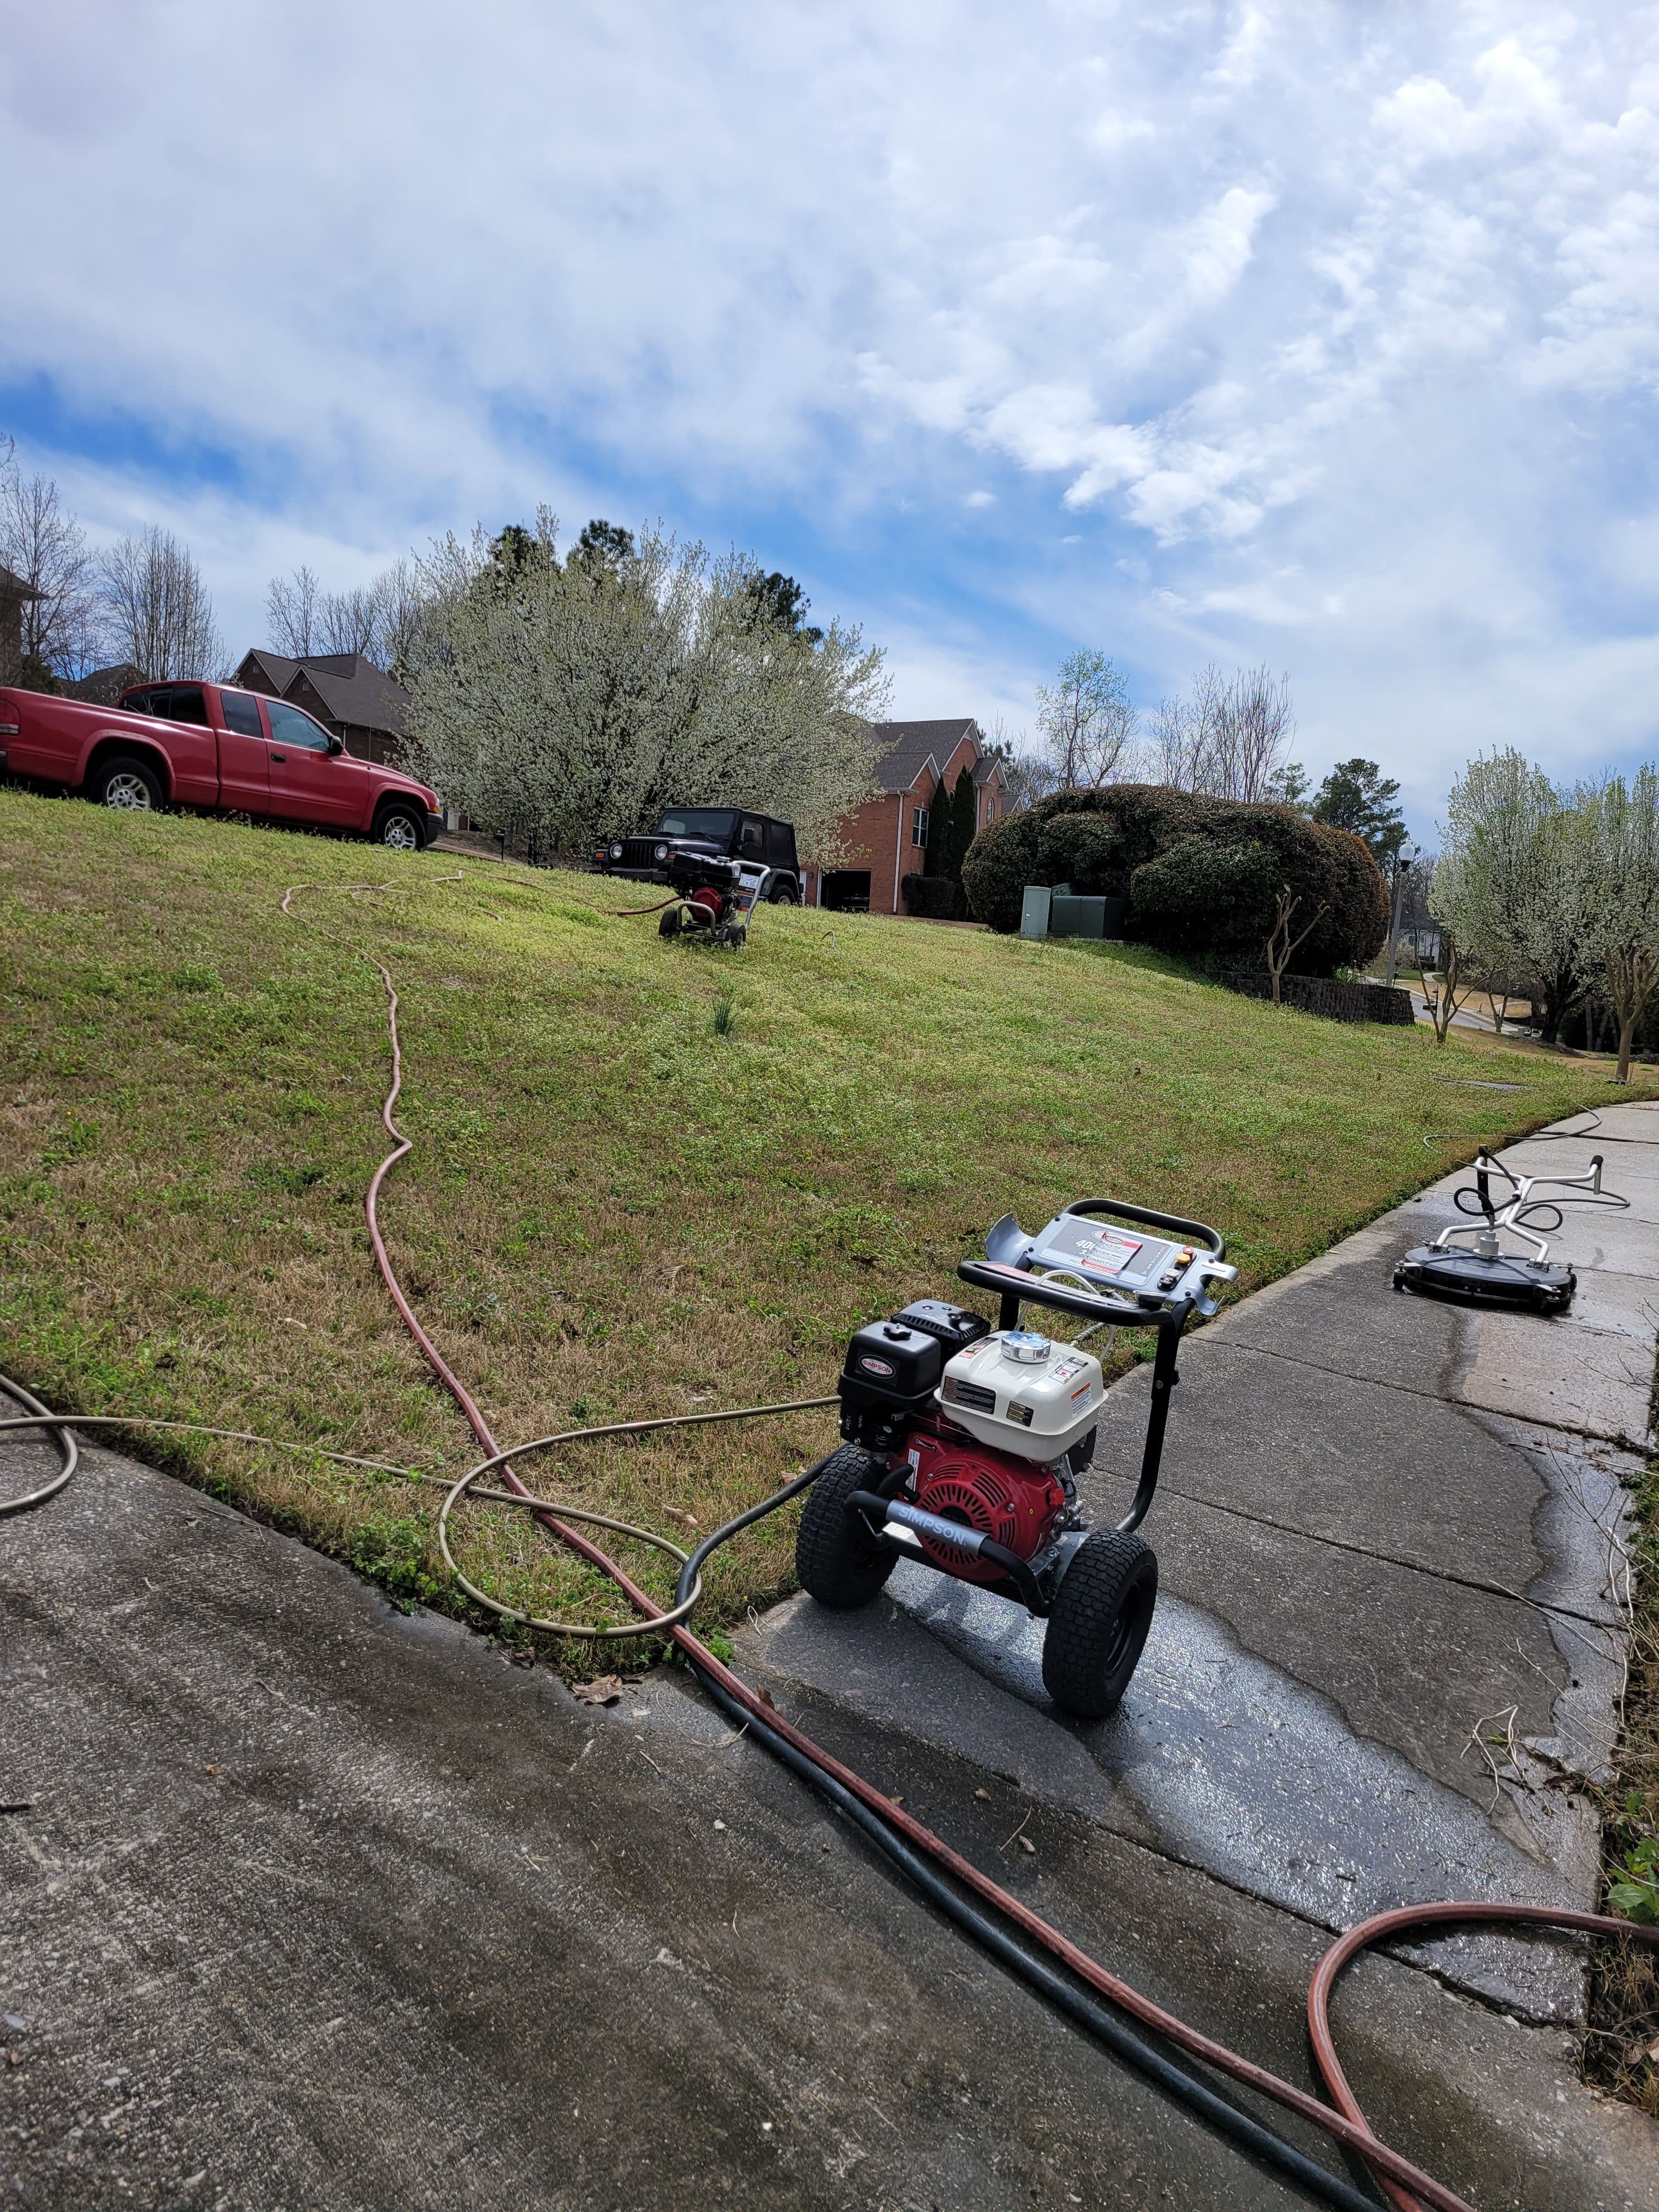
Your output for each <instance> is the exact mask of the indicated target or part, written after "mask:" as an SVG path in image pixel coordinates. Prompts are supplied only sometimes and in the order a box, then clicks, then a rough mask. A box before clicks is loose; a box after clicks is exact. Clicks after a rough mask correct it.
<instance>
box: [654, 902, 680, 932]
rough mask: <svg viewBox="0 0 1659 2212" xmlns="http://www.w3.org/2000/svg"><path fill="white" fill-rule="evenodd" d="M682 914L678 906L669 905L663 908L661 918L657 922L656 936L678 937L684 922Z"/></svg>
mask: <svg viewBox="0 0 1659 2212" xmlns="http://www.w3.org/2000/svg"><path fill="white" fill-rule="evenodd" d="M684 920H685V917H684V914H683V913H682V912H681V910H680V908H678V907H677V906H671V907H667V908H665V909H664V911H663V917H662V920H661V921H659V923H658V924H657V934H658V936H659V937H678V935H679V933H680V930H681V928H682V927H683V926H684Z"/></svg>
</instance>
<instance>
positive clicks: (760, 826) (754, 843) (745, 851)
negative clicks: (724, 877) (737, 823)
mask: <svg viewBox="0 0 1659 2212" xmlns="http://www.w3.org/2000/svg"><path fill="white" fill-rule="evenodd" d="M738 854H739V855H740V856H741V858H742V859H744V860H764V859H765V858H766V824H765V823H763V822H757V821H756V819H755V817H753V815H752V814H745V815H744V817H743V829H742V832H741V834H740V836H738Z"/></svg>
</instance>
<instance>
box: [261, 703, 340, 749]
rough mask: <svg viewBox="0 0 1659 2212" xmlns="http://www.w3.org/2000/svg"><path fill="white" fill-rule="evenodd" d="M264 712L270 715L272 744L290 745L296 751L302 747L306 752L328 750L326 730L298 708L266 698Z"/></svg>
mask: <svg viewBox="0 0 1659 2212" xmlns="http://www.w3.org/2000/svg"><path fill="white" fill-rule="evenodd" d="M265 712H266V714H269V715H270V738H271V743H272V744H278V745H292V746H293V747H294V749H295V751H296V752H297V751H300V750H302V749H303V750H305V751H307V752H313V753H325V752H327V751H328V750H330V748H329V742H328V732H327V731H326V730H325V729H324V728H323V727H322V726H321V724H320V723H318V722H313V720H312V719H311V717H310V715H309V714H302V713H301V711H300V709H299V708H297V707H290V706H288V705H287V704H286V703H285V702H283V700H281V699H267V700H266V702H265Z"/></svg>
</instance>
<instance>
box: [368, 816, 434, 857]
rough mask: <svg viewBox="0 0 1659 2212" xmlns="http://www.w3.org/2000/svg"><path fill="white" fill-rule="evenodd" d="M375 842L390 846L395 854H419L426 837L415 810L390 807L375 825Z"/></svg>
mask: <svg viewBox="0 0 1659 2212" xmlns="http://www.w3.org/2000/svg"><path fill="white" fill-rule="evenodd" d="M374 842H375V843H376V844H377V845H389V846H390V847H391V848H392V851H393V852H394V853H418V852H419V851H420V849H421V848H422V846H423V845H424V844H425V842H426V836H425V834H424V829H423V826H422V823H421V821H420V819H419V817H417V816H416V812H415V810H414V808H413V807H412V806H388V807H387V808H386V812H385V813H384V814H382V815H381V816H380V818H379V820H378V821H377V822H376V823H375V824H374Z"/></svg>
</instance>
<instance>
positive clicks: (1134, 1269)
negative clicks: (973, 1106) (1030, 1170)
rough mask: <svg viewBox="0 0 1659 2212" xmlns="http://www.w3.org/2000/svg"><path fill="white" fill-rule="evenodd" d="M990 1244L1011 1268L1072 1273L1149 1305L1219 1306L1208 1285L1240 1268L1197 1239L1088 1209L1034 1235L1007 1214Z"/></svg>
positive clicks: (990, 1252) (1108, 1293) (992, 1253)
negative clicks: (1185, 1301)
mask: <svg viewBox="0 0 1659 2212" xmlns="http://www.w3.org/2000/svg"><path fill="white" fill-rule="evenodd" d="M985 1249H986V1253H987V1257H988V1258H989V1259H991V1260H992V1261H997V1262H1000V1263H1001V1264H1002V1265H1003V1266H1005V1267H1018V1268H1020V1269H1021V1270H1024V1271H1030V1270H1040V1271H1041V1272H1042V1273H1044V1274H1053V1275H1060V1276H1065V1277H1068V1278H1069V1279H1071V1280H1072V1281H1073V1282H1075V1283H1079V1284H1081V1285H1085V1287H1087V1288H1089V1289H1091V1290H1093V1291H1098V1292H1100V1293H1101V1294H1102V1295H1103V1296H1105V1297H1111V1298H1115V1299H1123V1300H1128V1301H1132V1302H1133V1304H1136V1305H1138V1306H1142V1307H1146V1308H1148V1309H1151V1308H1154V1307H1164V1306H1168V1305H1171V1304H1174V1303H1175V1301H1176V1299H1178V1298H1189V1299H1190V1300H1191V1301H1192V1303H1193V1307H1194V1310H1195V1311H1196V1312H1199V1313H1201V1314H1212V1313H1213V1312H1214V1311H1215V1300H1214V1299H1213V1298H1212V1297H1211V1296H1210V1294H1209V1285H1211V1284H1212V1283H1230V1282H1231V1281H1232V1280H1233V1279H1234V1278H1235V1277H1236V1276H1237V1272H1238V1271H1237V1268H1236V1267H1228V1266H1227V1265H1226V1264H1225V1262H1224V1261H1223V1260H1222V1259H1221V1257H1220V1255H1219V1254H1218V1253H1216V1252H1214V1251H1212V1250H1211V1249H1209V1248H1208V1247H1207V1246H1206V1245H1204V1244H1201V1243H1199V1242H1197V1241H1196V1239H1194V1241H1193V1242H1192V1243H1182V1242H1181V1241H1180V1240H1179V1239H1177V1238H1175V1237H1170V1235H1168V1234H1167V1232H1166V1233H1163V1234H1159V1233H1158V1232H1156V1231H1152V1230H1151V1229H1148V1228H1143V1227H1142V1226H1141V1225H1139V1223H1133V1224H1131V1223H1126V1222H1121V1221H1110V1220H1103V1219H1102V1218H1099V1216H1097V1215H1091V1214H1085V1213H1072V1212H1066V1213H1061V1214H1057V1215H1056V1216H1055V1218H1054V1220H1052V1221H1051V1222H1050V1223H1049V1224H1048V1227H1047V1228H1046V1229H1040V1230H1038V1231H1037V1232H1036V1236H1035V1237H1028V1236H1026V1235H1025V1233H1024V1231H1023V1230H1021V1229H1020V1227H1019V1225H1018V1223H1017V1222H1016V1221H1015V1220H1014V1218H1013V1216H1012V1214H1005V1215H1004V1216H1003V1218H1002V1219H1001V1220H1000V1221H999V1222H998V1223H997V1225H996V1226H995V1228H994V1229H993V1231H991V1234H990V1235H989V1237H987V1239H986V1240H985Z"/></svg>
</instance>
